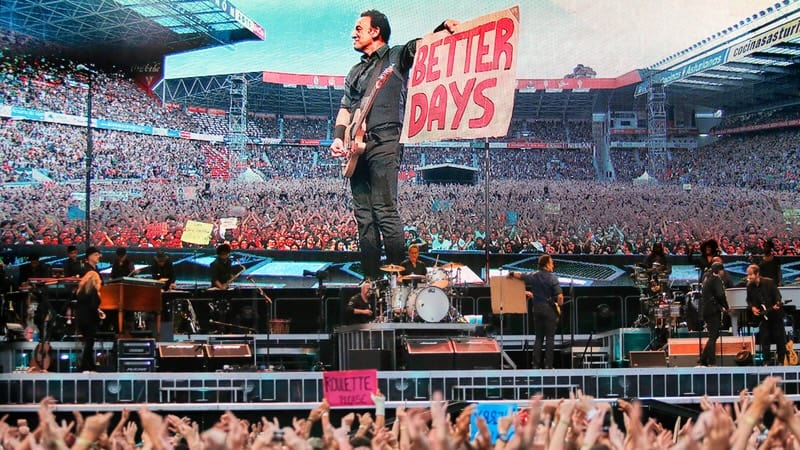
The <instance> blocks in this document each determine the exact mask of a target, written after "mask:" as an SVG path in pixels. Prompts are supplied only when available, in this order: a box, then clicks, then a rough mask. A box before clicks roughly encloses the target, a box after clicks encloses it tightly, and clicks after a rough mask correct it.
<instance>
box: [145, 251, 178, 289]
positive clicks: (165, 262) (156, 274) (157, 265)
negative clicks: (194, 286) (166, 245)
mask: <svg viewBox="0 0 800 450" xmlns="http://www.w3.org/2000/svg"><path fill="white" fill-rule="evenodd" d="M150 274H151V275H152V276H153V279H154V280H158V281H162V282H163V283H164V288H163V289H164V290H165V291H171V290H173V289H175V269H174V268H173V267H172V261H170V260H169V258H168V257H167V254H166V253H164V252H163V251H160V250H159V251H158V253H156V256H155V258H154V259H153V265H151V266H150Z"/></svg>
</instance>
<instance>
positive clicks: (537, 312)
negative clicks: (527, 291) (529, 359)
mask: <svg viewBox="0 0 800 450" xmlns="http://www.w3.org/2000/svg"><path fill="white" fill-rule="evenodd" d="M533 327H534V332H535V333H536V339H535V340H534V341H533V368H534V369H552V368H553V348H554V347H555V342H554V340H555V336H556V328H557V327H558V315H557V314H556V312H555V311H554V310H553V307H552V306H551V305H548V304H546V303H534V304H533ZM543 341H546V342H544V347H545V348H544V362H543V361H542V344H543Z"/></svg>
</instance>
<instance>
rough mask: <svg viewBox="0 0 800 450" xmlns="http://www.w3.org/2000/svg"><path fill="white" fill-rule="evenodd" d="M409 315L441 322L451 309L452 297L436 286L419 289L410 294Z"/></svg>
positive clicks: (427, 320) (426, 320)
mask: <svg viewBox="0 0 800 450" xmlns="http://www.w3.org/2000/svg"><path fill="white" fill-rule="evenodd" d="M408 307H409V309H410V311H409V315H410V316H411V317H417V316H418V317H419V318H421V319H422V320H424V321H425V322H441V321H442V320H443V319H444V318H445V317H447V313H448V311H450V299H448V298H447V294H445V293H444V291H443V290H441V289H440V288H438V287H436V286H427V287H424V288H421V289H417V290H415V291H414V292H412V293H411V295H409V296H408Z"/></svg>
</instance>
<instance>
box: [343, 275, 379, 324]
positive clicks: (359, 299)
mask: <svg viewBox="0 0 800 450" xmlns="http://www.w3.org/2000/svg"><path fill="white" fill-rule="evenodd" d="M371 300H372V284H370V282H369V281H364V282H363V283H361V290H360V292H359V293H358V294H356V295H354V296H352V297H350V300H348V301H347V305H345V313H346V314H345V317H346V319H347V322H348V323H350V324H357V323H368V322H369V321H370V320H372V317H373V316H374V313H373V311H372V303H371Z"/></svg>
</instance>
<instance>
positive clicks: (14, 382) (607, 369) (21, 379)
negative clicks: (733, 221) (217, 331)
mask: <svg viewBox="0 0 800 450" xmlns="http://www.w3.org/2000/svg"><path fill="white" fill-rule="evenodd" d="M477 329H479V327H477V326H475V325H472V324H402V323H401V324H393V323H385V324H364V325H351V326H345V327H340V328H337V329H336V330H335V332H334V333H332V334H327V333H311V334H270V335H263V334H262V335H214V334H211V335H175V336H174V338H175V339H174V341H170V342H158V343H156V342H155V341H147V340H142V342H145V341H147V342H152V345H153V346H154V347H155V348H160V347H162V346H174V347H182V348H184V349H191V348H193V347H202V346H205V345H212V346H213V345H222V346H225V345H229V344H231V345H233V344H235V343H245V344H246V346H247V348H248V350H250V351H249V352H248V354H247V355H243V356H241V357H238V358H237V359H223V360H221V361H216V360H213V361H210V360H208V359H206V360H204V361H203V360H199V359H195V360H193V359H192V358H191V355H189V357H188V359H187V358H186V356H187V355H180V356H182V357H184V359H179V360H178V361H177V362H178V367H179V369H171V371H163V369H164V368H165V367H167V366H166V365H165V364H164V360H159V359H158V357H157V356H152V357H147V358H136V357H128V358H120V357H118V356H117V355H116V354H115V353H118V352H119V351H120V350H119V349H120V347H121V344H120V343H119V342H116V341H101V342H98V343H96V350H97V352H98V355H99V357H98V361H99V362H100V363H101V367H100V370H101V371H100V372H98V373H75V364H76V361H77V355H78V353H79V352H80V348H81V344H80V342H53V343H52V347H53V353H52V355H51V356H52V357H53V365H52V366H51V370H53V372H49V373H41V372H29V371H27V370H26V368H27V367H28V365H29V361H30V358H31V352H32V351H33V349H34V348H35V343H33V342H14V343H3V344H1V345H0V362H2V364H3V368H4V372H5V373H3V375H2V377H0V412H33V411H35V409H36V408H37V402H38V401H39V400H40V399H41V398H42V397H44V396H46V395H49V396H53V397H54V398H55V399H56V400H57V402H58V406H57V409H59V410H61V411H70V410H83V411H118V410H121V409H123V408H128V409H130V408H135V405H136V404H138V403H147V404H148V405H149V407H150V408H152V409H154V410H160V411H176V412H179V411H198V412H208V411H225V410H232V411H254V412H255V411H274V412H276V413H277V412H280V411H293V410H307V409H309V408H311V407H312V405H314V404H316V403H318V402H320V401H321V399H322V395H323V394H322V378H323V373H322V372H323V371H324V370H335V369H337V368H338V367H337V366H336V365H335V364H327V361H324V358H332V359H329V360H328V361H337V355H336V353H337V352H338V353H339V355H338V358H339V359H338V360H339V361H342V360H341V358H343V356H342V354H341V353H342V349H354V350H361V349H364V348H367V347H369V346H370V345H372V344H375V345H376V346H377V347H379V348H380V347H384V348H390V347H393V345H389V344H390V343H391V344H396V343H397V342H398V341H399V340H400V339H399V336H401V335H402V336H408V335H411V336H412V337H413V336H414V335H415V333H416V335H419V333H421V334H422V335H425V336H437V335H440V336H448V337H447V338H445V339H452V340H458V339H473V338H475V339H489V340H493V341H495V342H496V343H497V344H498V347H499V349H500V351H501V352H503V353H504V354H505V356H501V355H500V354H499V353H498V354H493V355H491V357H492V358H495V359H494V360H493V362H492V363H493V364H495V363H496V367H497V368H495V369H488V370H487V369H484V370H463V369H458V370H456V369H450V370H435V369H431V370H378V372H377V373H378V375H377V376H378V385H379V388H380V389H381V391H382V392H383V393H384V394H385V395H386V397H387V407H388V408H395V407H397V406H400V405H425V404H427V403H428V402H429V400H430V398H431V395H432V393H433V392H434V391H442V392H443V393H444V397H445V399H447V400H448V401H451V402H473V401H481V402H484V401H489V402H494V401H497V402H518V403H525V402H526V401H527V399H528V398H529V397H530V396H531V395H532V394H535V393H537V392H542V393H543V394H544V396H545V398H552V399H555V398H563V397H566V396H568V395H569V392H570V391H572V390H575V389H581V390H582V391H583V392H584V393H585V394H587V395H592V396H595V397H597V398H603V399H615V398H626V399H627V398H640V399H652V400H657V401H660V402H665V403H669V404H686V405H696V404H698V403H699V401H700V399H701V398H702V397H703V396H704V395H708V396H709V397H712V398H714V399H719V400H723V401H729V400H731V401H732V400H734V399H735V398H736V397H737V396H738V393H739V391H741V390H742V389H752V388H753V387H754V386H756V385H757V384H758V383H759V382H760V381H761V380H762V379H763V378H764V377H765V376H768V375H775V376H779V377H781V378H782V379H783V380H784V381H783V384H782V387H783V389H784V390H785V392H786V393H787V394H788V395H789V396H790V398H791V399H792V400H794V401H800V373H799V372H798V370H797V367H791V366H790V367H784V366H776V367H756V366H741V367H738V366H725V367H712V368H706V367H693V366H689V367H672V366H663V367H641V368H616V367H615V366H620V365H621V364H620V362H619V361H617V360H616V358H617V357H618V355H620V354H622V353H625V352H630V351H639V350H642V347H643V346H644V345H646V344H647V342H648V341H649V340H650V336H651V333H650V330H648V329H646V328H645V329H618V330H613V331H610V332H606V333H602V334H600V335H599V336H589V335H576V336H570V335H558V336H557V339H556V341H557V347H558V353H559V354H560V355H561V357H560V358H559V361H560V363H561V364H562V367H564V368H561V369H554V370H530V369H527V366H525V365H524V364H525V361H527V357H528V355H529V353H530V350H531V346H532V343H533V339H534V336H533V335H504V336H494V337H488V338H481V337H476V336H474V334H475V332H476V330H477ZM432 332H437V333H438V334H437V333H433V334H432ZM365 336H369V338H365ZM463 336H468V337H466V338H464V337H463ZM590 338H591V340H590ZM365 339H366V340H365ZM353 340H355V341H357V342H355V343H354V342H352V341H353ZM384 340H385V341H384ZM729 340H732V339H729ZM345 341H348V342H349V343H346V344H343V342H345ZM693 342H696V338H695V339H692V340H691V342H689V341H686V342H683V341H682V342H681V345H682V351H685V348H684V347H685V346H686V345H688V344H691V343H693ZM134 343H135V344H136V342H134ZM149 345H150V344H148V346H149ZM736 345H738V344H736ZM141 347H142V346H138V347H136V346H135V347H134V351H137V350H136V348H141ZM326 348H334V349H337V350H334V351H333V352H332V353H330V354H328V356H326V357H323V356H322V355H323V354H325V353H326V350H325V349H326ZM395 348H397V347H396V346H395ZM652 353H660V354H661V360H662V361H665V365H667V364H670V363H669V360H670V359H672V358H667V359H666V360H665V355H666V354H665V353H664V352H652ZM153 354H155V351H154V353H153ZM508 355H511V357H509V356H508ZM144 356H147V355H144ZM424 356H426V355H421V357H424ZM445 356H447V357H448V358H449V357H450V355H445ZM682 356H686V355H682ZM228 357H230V355H228ZM404 357H405V358H409V355H408V354H406V355H404ZM412 357H414V358H417V355H412ZM454 357H455V356H454ZM321 358H322V359H321ZM501 358H502V360H501ZM557 358H558V356H557ZM142 359H144V360H149V361H150V362H149V363H148V365H136V363H138V362H141V360H142ZM123 360H124V361H127V362H129V363H132V365H130V366H125V365H122V364H121V363H122V361H123ZM430 360H431V359H429V361H430ZM432 360H434V361H436V364H443V362H442V361H444V358H442V357H441V355H433V359H432ZM288 361H294V362H295V363H289V362H288ZM222 363H225V364H222ZM293 364H296V365H293ZM156 366H158V367H156ZM515 366H516V367H517V368H514V367H515ZM143 367H145V368H143ZM171 367H174V366H171ZM295 367H301V368H300V369H295ZM450 367H452V366H450ZM120 368H122V370H132V371H130V372H124V371H121V370H120ZM9 369H15V370H9ZM156 369H158V370H162V371H158V372H156V371H155V370H156ZM184 369H185V370H184ZM138 370H147V371H144V372H137V371H138ZM151 370H152V371H151Z"/></svg>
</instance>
